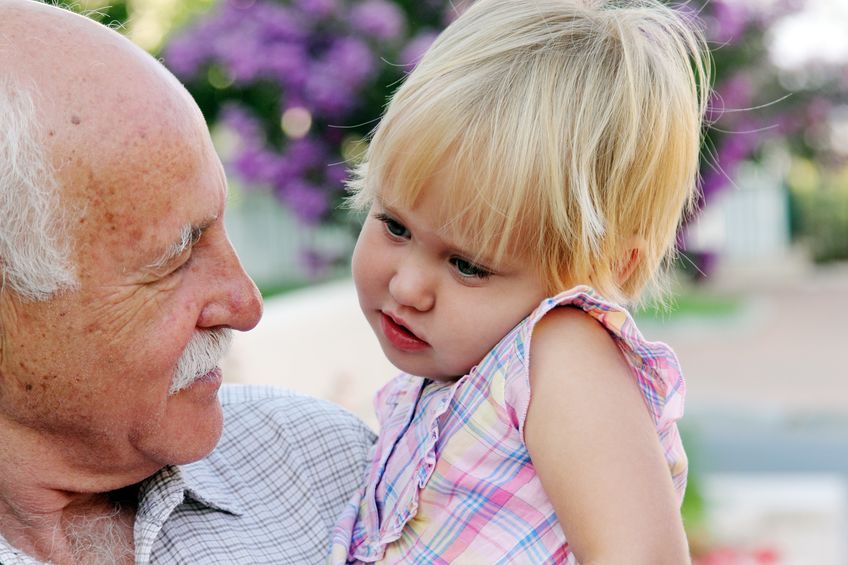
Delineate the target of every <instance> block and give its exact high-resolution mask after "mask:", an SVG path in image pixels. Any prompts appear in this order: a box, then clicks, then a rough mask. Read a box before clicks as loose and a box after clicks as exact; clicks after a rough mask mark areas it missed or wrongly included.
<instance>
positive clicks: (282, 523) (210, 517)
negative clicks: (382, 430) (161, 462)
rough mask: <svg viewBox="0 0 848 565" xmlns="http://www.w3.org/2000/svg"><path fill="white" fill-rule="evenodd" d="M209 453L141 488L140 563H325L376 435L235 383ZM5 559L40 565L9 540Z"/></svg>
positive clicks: (335, 413) (226, 390) (305, 400)
mask: <svg viewBox="0 0 848 565" xmlns="http://www.w3.org/2000/svg"><path fill="white" fill-rule="evenodd" d="M220 398H221V403H222V405H223V407H224V418H225V420H224V432H223V435H222V437H221V441H220V442H219V444H218V446H217V447H216V448H215V450H214V451H213V452H212V453H210V454H209V455H208V456H207V457H206V458H204V459H202V460H200V461H197V462H195V463H191V464H189V465H180V466H175V467H170V466H169V467H165V468H164V469H162V470H161V471H159V472H158V473H157V474H155V475H154V476H152V477H150V478H149V479H147V480H146V481H144V483H142V485H141V489H140V494H139V506H138V512H137V514H136V522H135V555H136V557H135V562H136V564H146V563H163V564H164V563H168V564H170V563H203V564H206V563H228V564H229V563H234V564H242V563H243V564H261V563H298V564H301V563H303V564H310V563H323V562H324V561H325V560H326V556H327V550H328V547H329V546H328V543H329V532H330V528H331V527H332V525H333V522H334V520H335V519H336V518H337V517H338V515H339V513H340V511H341V510H342V508H343V507H344V505H345V502H346V501H347V500H348V499H349V498H350V495H351V494H352V493H353V492H354V491H356V490H357V488H358V487H359V486H360V483H361V481H362V478H363V476H364V467H365V463H366V459H367V452H368V449H369V448H370V446H371V444H372V443H373V441H374V434H373V433H372V432H371V431H370V430H368V428H367V427H366V426H365V425H364V424H363V423H362V422H360V421H359V420H358V419H357V418H356V417H355V416H353V415H352V414H350V413H348V412H346V411H344V410H343V409H341V408H339V407H337V406H335V405H333V404H330V403H328V402H324V401H321V400H316V399H314V398H309V397H305V396H301V395H297V394H293V393H290V392H286V391H281V390H278V389H273V388H271V387H257V386H243V385H225V386H224V387H222V389H221V393H220ZM0 563H2V564H3V565H40V562H39V561H36V560H34V559H32V558H30V557H28V556H26V555H24V554H23V553H21V552H20V551H18V550H15V549H14V548H12V547H11V546H9V544H8V543H7V542H6V541H5V540H4V539H3V538H2V537H0Z"/></svg>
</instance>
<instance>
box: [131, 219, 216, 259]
mask: <svg viewBox="0 0 848 565" xmlns="http://www.w3.org/2000/svg"><path fill="white" fill-rule="evenodd" d="M211 223H212V220H210V221H205V222H203V223H202V224H200V225H193V224H186V225H184V226H183V227H182V229H181V230H180V237H179V239H178V240H176V241H175V242H174V243H172V244H171V245H169V246H168V248H167V249H165V251H164V252H163V253H162V254H161V255H160V256H159V258H157V259H156V260H155V261H153V262H152V263H150V264H149V265H147V269H150V270H156V269H161V268H162V267H164V266H165V265H167V264H168V263H170V262H171V261H173V260H174V259H176V258H177V257H179V256H180V255H182V254H183V253H184V252H185V251H186V250H187V249H189V248H190V247H192V246H193V245H194V244H195V243H197V242H198V241H199V240H200V237H201V236H202V235H203V232H205V231H206V229H207V228H208V227H209V225H210V224H211Z"/></svg>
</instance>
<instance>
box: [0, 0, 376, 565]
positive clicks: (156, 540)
mask: <svg viewBox="0 0 848 565" xmlns="http://www.w3.org/2000/svg"><path fill="white" fill-rule="evenodd" d="M0 69H2V74H0V217H2V222H0V269H2V289H0V562H2V563H3V564H4V565H12V564H17V563H25V564H31V563H41V562H48V561H49V562H51V563H57V564H64V563H74V564H77V563H133V562H135V563H147V562H156V563H251V564H252V563H315V562H321V561H322V560H323V559H324V552H325V550H326V548H327V540H328V530H329V528H330V526H331V524H332V522H333V520H334V518H335V516H336V514H337V513H338V512H339V511H340V510H341V507H342V506H343V505H344V503H345V501H346V500H347V498H348V496H349V495H350V494H351V492H352V491H354V490H355V489H356V488H357V487H358V483H359V477H360V476H361V469H362V467H363V464H364V459H365V457H366V452H367V450H368V448H369V446H370V443H371V441H372V439H373V438H372V435H371V433H370V432H369V431H368V430H367V429H366V428H365V427H364V426H363V425H362V424H361V423H360V422H359V421H358V420H356V419H355V418H354V417H352V416H350V415H348V414H347V413H345V412H343V411H341V410H340V409H337V408H335V407H332V406H331V405H329V404H325V403H322V402H320V401H317V400H310V399H306V398H302V397H298V396H294V395H285V394H282V393H275V392H273V391H271V390H266V389H256V388H250V387H243V388H228V387H223V388H221V390H220V392H219V387H220V384H221V372H220V370H219V369H218V368H217V364H218V361H219V359H220V357H221V356H222V354H223V353H224V351H225V349H226V345H227V343H228V341H229V339H230V332H231V331H232V329H236V330H249V329H250V328H252V327H253V326H254V325H255V324H256V323H257V321H258V320H259V317H260V314H261V302H260V298H259V295H258V293H257V290H256V288H255V286H254V285H253V283H252V281H251V280H250V279H249V278H248V277H247V275H246V274H245V273H244V271H243V270H242V267H241V265H240V263H239V260H238V258H237V257H236V255H235V253H234V251H233V249H232V247H231V246H230V243H229V241H228V240H227V236H226V233H225V231H224V224H223V214H224V204H225V201H226V197H227V189H226V181H225V178H224V173H223V170H222V168H221V165H220V162H219V160H218V158H217V157H216V155H215V153H214V151H213V148H212V145H211V142H210V139H209V135H208V132H207V130H206V126H205V123H204V120H203V117H202V116H201V114H200V111H199V110H198V108H197V107H196V105H195V104H194V102H193V101H192V100H191V98H190V97H189V95H188V94H187V93H186V91H185V90H184V89H183V88H182V86H181V85H180V84H179V83H178V82H177V81H176V79H174V77H173V76H171V75H170V74H169V73H168V72H167V71H166V70H165V69H164V68H163V67H162V66H161V65H160V64H159V63H158V62H156V61H155V60H154V59H152V58H151V57H149V56H148V55H146V54H145V53H144V52H142V51H141V50H140V49H138V48H136V47H135V46H133V45H132V44H130V43H129V42H128V41H126V40H125V39H123V38H122V37H121V36H119V35H118V34H116V33H114V32H113V31H111V30H109V29H107V28H106V27H103V26H101V25H99V24H95V23H93V22H91V21H90V20H87V19H85V18H83V17H79V16H76V15H73V14H71V13H68V12H66V11H63V10H61V9H58V8H55V7H52V6H46V5H43V4H39V3H36V2H30V1H28V0H0ZM280 370H285V367H281V368H280ZM222 406H223V408H222ZM222 422H223V423H222ZM222 427H223V432H222ZM216 445H217V447H216ZM213 449H214V450H213Z"/></svg>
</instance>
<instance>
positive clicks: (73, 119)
mask: <svg viewBox="0 0 848 565" xmlns="http://www.w3.org/2000/svg"><path fill="white" fill-rule="evenodd" d="M71 123H72V124H74V125H75V126H78V125H79V123H80V118H79V116H71Z"/></svg>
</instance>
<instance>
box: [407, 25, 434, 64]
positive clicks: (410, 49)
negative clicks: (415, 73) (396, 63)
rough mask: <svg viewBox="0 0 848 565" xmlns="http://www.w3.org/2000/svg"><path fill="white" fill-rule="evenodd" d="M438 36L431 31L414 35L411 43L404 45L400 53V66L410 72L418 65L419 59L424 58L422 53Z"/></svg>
mask: <svg viewBox="0 0 848 565" xmlns="http://www.w3.org/2000/svg"><path fill="white" fill-rule="evenodd" d="M438 35H439V34H438V33H436V32H435V31H432V30H427V31H424V32H422V33H419V34H418V35H416V36H415V37H414V38H413V39H412V41H410V42H409V43H407V44H406V47H404V49H403V51H401V52H400V64H401V65H403V66H404V67H407V69H408V70H409V71H411V70H412V68H413V67H415V65H417V64H418V61H420V60H421V57H423V56H424V53H426V52H427V49H429V48H430V46H431V45H432V44H433V42H434V41H435V40H436V37H438Z"/></svg>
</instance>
